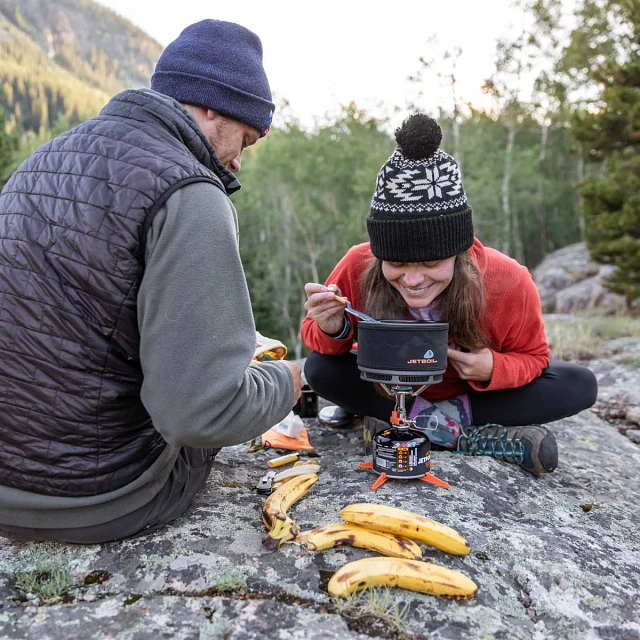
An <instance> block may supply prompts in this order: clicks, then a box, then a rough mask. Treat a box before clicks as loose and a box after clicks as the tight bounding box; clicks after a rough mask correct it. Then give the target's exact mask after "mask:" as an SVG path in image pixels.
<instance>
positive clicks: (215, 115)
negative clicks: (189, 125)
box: [207, 109, 220, 120]
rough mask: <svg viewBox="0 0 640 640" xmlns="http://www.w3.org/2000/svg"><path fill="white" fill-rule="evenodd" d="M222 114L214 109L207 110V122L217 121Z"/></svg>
mask: <svg viewBox="0 0 640 640" xmlns="http://www.w3.org/2000/svg"><path fill="white" fill-rule="evenodd" d="M219 117H220V114H219V113H218V112H217V111H214V110H213V109H207V120H217V119H218V118H219Z"/></svg>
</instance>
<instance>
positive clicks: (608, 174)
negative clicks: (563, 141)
mask: <svg viewBox="0 0 640 640" xmlns="http://www.w3.org/2000/svg"><path fill="white" fill-rule="evenodd" d="M580 15H581V17H582V18H583V23H582V24H581V25H580V26H579V27H578V29H576V31H575V32H574V34H573V37H572V42H571V45H570V47H569V49H568V50H567V52H566V55H565V62H566V64H567V68H570V69H572V70H574V72H575V73H576V75H580V74H582V75H586V76H587V78H588V79H589V80H590V81H591V82H595V83H597V85H598V87H599V95H598V100H597V102H596V103H595V106H597V109H595V110H594V109H593V105H592V108H591V109H585V110H583V111H581V112H578V113H576V114H575V116H574V119H573V130H574V134H575V136H576V138H577V139H578V140H580V141H581V142H582V143H583V144H584V148H585V150H586V152H587V154H588V157H589V158H591V159H593V160H596V161H600V162H601V163H602V165H601V167H600V171H598V173H596V174H595V175H591V176H590V177H588V178H587V179H586V180H584V181H583V182H582V184H581V185H580V187H579V191H580V195H581V196H582V198H583V207H584V215H585V223H586V239H587V244H588V246H589V249H590V250H591V252H592V255H593V257H594V258H595V259H596V260H598V261H599V262H602V263H606V264H613V265H615V266H616V267H618V268H617V270H616V272H615V273H614V275H613V276H612V277H611V278H610V280H609V282H608V283H607V284H608V286H609V288H610V289H611V290H612V291H614V292H616V293H620V294H622V295H624V296H625V297H626V298H627V301H628V303H629V305H630V306H631V305H632V304H633V303H634V302H637V301H638V300H640V5H639V4H638V2H637V0H602V1H594V0H586V1H585V2H584V5H583V7H582V11H581V14H580Z"/></svg>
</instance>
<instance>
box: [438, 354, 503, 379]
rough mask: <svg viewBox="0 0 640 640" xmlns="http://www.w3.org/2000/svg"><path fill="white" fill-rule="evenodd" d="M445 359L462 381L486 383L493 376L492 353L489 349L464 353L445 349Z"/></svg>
mask: <svg viewBox="0 0 640 640" xmlns="http://www.w3.org/2000/svg"><path fill="white" fill-rule="evenodd" d="M447 357H448V358H449V362H450V363H451V366H453V368H454V369H455V370H456V371H457V372H458V375H459V376H460V377H461V378H462V379H463V380H473V381H474V382H488V381H489V380H491V376H492V375H493V352H492V351H491V349H486V348H485V349H480V350H479V351H471V352H469V353H465V352H464V351H458V350H457V349H447Z"/></svg>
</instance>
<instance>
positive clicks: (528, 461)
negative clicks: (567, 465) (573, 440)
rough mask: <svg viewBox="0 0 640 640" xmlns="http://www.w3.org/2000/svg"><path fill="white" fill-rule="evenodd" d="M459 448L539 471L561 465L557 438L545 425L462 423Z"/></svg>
mask: <svg viewBox="0 0 640 640" xmlns="http://www.w3.org/2000/svg"><path fill="white" fill-rule="evenodd" d="M458 452H460V453H464V454H465V455H468V456H492V457H494V458H497V459H498V460H504V461H506V462H511V463H512V464H517V465H519V466H521V467H522V468H523V469H526V470H527V471H529V472H531V473H533V474H534V475H539V474H541V473H551V472H552V471H553V470H554V469H555V468H556V467H557V466H558V446H557V444H556V439H555V437H554V435H553V433H551V431H549V430H548V429H547V428H546V427H542V426H540V425H529V426H526V427H503V426H501V425H497V424H487V425H485V426H483V427H463V431H462V435H461V436H460V438H459V439H458Z"/></svg>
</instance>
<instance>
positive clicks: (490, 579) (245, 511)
mask: <svg viewBox="0 0 640 640" xmlns="http://www.w3.org/2000/svg"><path fill="white" fill-rule="evenodd" d="M594 369H595V371H596V374H597V376H598V378H599V380H600V383H601V389H602V393H603V394H609V397H615V396H616V394H620V393H626V394H627V395H626V398H627V401H628V402H630V403H631V404H638V405H640V384H639V382H640V380H638V379H637V377H638V372H637V371H635V372H634V371H633V370H631V369H628V368H625V367H624V366H621V365H616V364H612V363H610V362H606V361H602V362H599V363H594ZM634 376H635V378H634ZM306 422H307V426H308V427H309V432H310V438H311V441H312V443H313V444H314V446H315V447H316V449H317V451H318V453H319V454H321V457H320V462H321V465H322V471H321V474H320V479H319V481H318V483H317V485H316V486H315V487H314V489H313V491H312V492H311V493H310V494H308V495H307V496H305V497H304V498H303V499H302V500H301V501H300V502H299V503H298V504H297V505H296V506H294V507H293V509H292V510H291V515H292V516H293V517H294V519H295V520H296V521H297V522H298V523H299V525H300V526H301V529H302V530H305V529H309V528H312V527H314V526H319V525H323V524H328V523H330V522H334V521H337V520H339V516H338V511H339V510H340V508H341V507H342V506H344V505H346V504H349V503H352V502H364V501H369V502H375V503H381V504H389V505H394V506H397V507H402V508H407V509H410V510H412V511H415V512H417V513H420V514H424V515H428V516H430V517H433V518H435V519H436V520H439V521H441V522H443V523H445V524H447V525H449V526H451V527H454V528H455V529H457V530H458V531H460V532H461V533H462V534H463V535H464V536H465V537H466V538H467V540H468V541H469V543H470V544H471V546H472V549H473V551H472V552H471V554H470V555H468V556H465V557H455V556H449V555H446V554H444V553H442V552H440V551H437V550H435V549H429V548H427V547H424V548H423V550H424V559H425V560H428V561H432V562H435V563H438V564H441V565H444V566H447V567H450V568H454V569H458V570H460V571H463V572H464V573H465V574H467V575H468V576H470V577H471V578H472V579H473V580H474V581H475V582H476V583H477V584H478V595H477V598H475V599H474V600H471V601H449V600H444V599H440V598H436V597H432V596H427V595H422V594H417V593H413V592H409V591H403V590H394V591H392V592H391V602H392V603H397V604H398V606H399V607H400V608H403V607H404V606H405V605H406V616H405V618H404V620H403V622H402V624H401V625H400V627H399V628H398V627H396V628H395V629H394V625H393V624H392V622H391V618H390V617H389V616H387V617H386V618H384V616H383V617H382V618H381V617H380V615H372V612H371V611H369V612H368V615H365V612H366V605H365V604H362V605H361V610H360V612H354V611H353V610H351V611H349V610H342V611H341V610H340V609H339V608H338V607H337V606H336V604H335V603H334V602H333V601H332V600H331V598H330V597H329V596H328V594H327V592H326V583H327V580H328V577H329V575H330V573H331V572H333V571H335V570H336V569H337V568H339V567H340V566H342V565H343V564H345V563H346V562H348V561H350V560H353V559H357V558H362V557H365V556H367V555H371V554H370V552H367V551H364V550H361V549H352V548H347V547H340V548H337V549H333V550H330V551H325V552H321V553H315V554H314V553H310V552H308V551H306V550H305V549H304V548H302V547H299V546H297V545H294V544H288V545H284V546H283V547H281V549H280V550H279V551H276V552H268V551H267V550H266V549H265V548H264V547H263V546H262V544H261V538H262V536H263V533H264V532H263V527H262V525H261V523H260V508H261V505H262V502H263V499H264V498H263V497H262V496H259V495H257V494H256V493H255V491H254V490H253V487H254V486H255V483H256V482H257V480H258V478H259V477H260V475H261V474H262V473H264V472H265V471H266V466H265V464H264V462H265V460H266V459H267V458H270V457H273V456H274V455H277V453H276V452H273V451H259V452H258V453H255V454H250V453H248V446H247V445H240V446H237V447H230V448H228V449H225V450H223V451H222V452H221V454H220V455H219V458H218V460H217V462H216V465H215V466H214V471H213V473H212V475H211V477H210V480H209V483H208V485H207V488H206V490H205V491H203V492H202V493H201V494H200V495H199V496H198V497H197V498H196V500H195V502H194V504H193V505H192V507H191V508H190V509H189V511H188V512H187V513H186V514H185V515H184V516H183V517H182V518H180V519H179V520H177V521H176V522H175V523H174V524H173V525H171V526H169V527H167V528H166V529H165V530H163V531H160V532H157V533H155V534H151V535H148V536H145V537H139V538H136V539H133V540H129V541H125V542H122V543H113V544H105V545H102V546H99V545H95V546H85V547H82V546H66V545H58V544H30V543H18V542H11V541H8V540H4V539H0V638H10V639H12V640H13V639H16V640H18V639H22V638H37V639H38V640H68V639H69V638H83V639H104V638H119V639H120V638H121V639H125V640H147V639H148V640H151V639H154V640H155V639H156V638H177V639H184V640H186V639H194V640H195V639H199V638H201V639H213V638H215V639H226V640H254V639H255V640H258V639H260V640H288V639H310V640H315V639H318V640H320V639H322V640H330V639H334V638H335V639H336V640H337V639H359V640H365V639H366V638H371V637H381V638H388V639H393V638H398V639H399V638H403V639H418V638H427V637H428V638H430V639H435V640H444V639H456V638H474V639H475V638H494V639H499V638H504V639H507V638H508V639H534V640H545V639H556V638H562V639H567V640H585V639H588V640H591V639H597V638H602V639H611V640H614V639H616V640H637V639H640V517H639V516H638V509H637V500H638V487H639V486H640V482H639V481H640V448H639V447H638V446H637V445H636V444H634V443H633V442H632V441H630V439H628V438H626V437H625V436H624V435H622V434H621V433H619V432H618V431H617V430H616V428H615V427H613V426H612V425H610V424H608V423H607V422H605V421H604V420H602V419H601V418H600V417H599V416H598V414H596V413H595V412H593V411H584V412H582V413H581V414H580V415H578V416H574V417H572V418H568V419H565V420H562V421H559V422H557V423H554V424H553V425H552V428H553V430H554V432H555V434H556V437H557V439H558V445H559V450H560V466H559V468H558V469H557V471H556V472H555V473H553V474H550V475H548V476H544V477H541V478H540V479H536V478H534V477H532V476H530V475H528V474H527V473H525V472H523V471H521V470H519V469H518V468H515V467H513V466H510V465H507V464H504V463H501V462H498V461H496V460H494V459H491V458H485V457H477V458H467V457H462V456H457V455H455V454H451V453H446V452H434V454H433V456H434V464H435V468H434V472H435V473H436V474H437V475H438V476H439V477H441V478H443V479H446V480H448V481H449V482H450V483H451V486H452V488H451V490H449V491H447V490H444V489H439V488H436V487H432V486H430V485H426V484H424V483H420V482H418V481H406V482H401V481H389V482H387V483H386V484H385V485H384V486H383V487H382V488H381V489H379V490H378V491H377V492H372V491H370V489H369V486H370V484H371V482H372V481H373V479H374V478H375V476H373V475H371V474H370V472H366V471H361V470H358V468H357V465H358V463H359V462H360V461H361V460H362V456H361V455H360V452H361V442H360V429H359V427H358V425H357V424H356V425H354V426H352V427H350V428H343V429H330V428H327V427H322V426H320V425H319V424H318V423H317V422H316V421H315V420H307V421H306ZM52 568H68V569H69V571H70V575H71V580H72V583H73V584H72V587H71V588H70V589H69V590H68V591H67V592H66V594H65V596H64V600H63V601H62V602H57V603H51V604H41V601H40V602H39V599H38V598H37V597H35V596H32V597H31V599H30V600H26V601H25V600H24V597H22V598H21V597H20V595H21V594H20V592H19V591H18V589H17V588H16V585H15V576H16V573H17V572H19V571H35V570H43V569H52ZM96 571H103V572H106V573H102V574H96V573H94V572H96ZM88 575H91V576H95V575H101V576H102V579H101V580H97V581H93V584H85V578H86V577H87V576H88ZM89 581H90V582H91V580H89ZM362 602H365V600H362ZM39 604H40V605H41V606H38V605H39ZM369 608H371V607H369ZM378 614H379V612H378Z"/></svg>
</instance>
